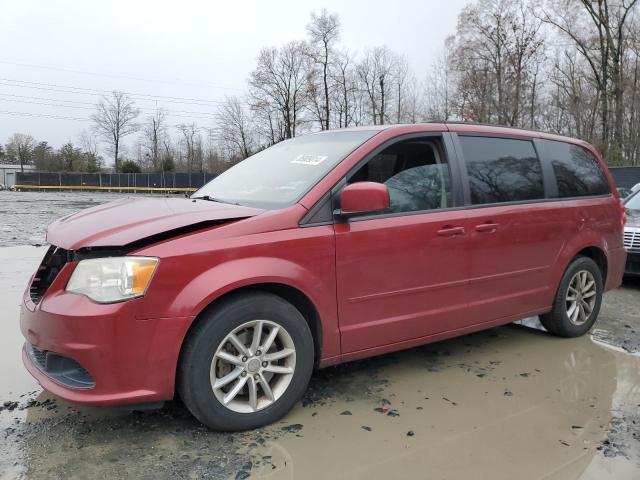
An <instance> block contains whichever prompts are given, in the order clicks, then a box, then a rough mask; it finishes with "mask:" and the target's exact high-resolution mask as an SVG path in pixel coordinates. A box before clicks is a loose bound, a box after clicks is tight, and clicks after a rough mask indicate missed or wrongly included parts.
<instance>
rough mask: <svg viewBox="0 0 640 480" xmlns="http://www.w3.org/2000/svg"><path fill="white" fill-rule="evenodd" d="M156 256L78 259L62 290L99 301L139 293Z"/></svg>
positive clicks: (130, 296)
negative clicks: (64, 288)
mask: <svg viewBox="0 0 640 480" xmlns="http://www.w3.org/2000/svg"><path fill="white" fill-rule="evenodd" d="M158 262H159V260H158V259H157V258H153V257H105V258H91V259H87V260H81V261H80V262H79V263H78V265H77V266H76V269H75V270H74V271H73V274H72V275H71V278H70V279H69V282H68V283H67V288H66V290H67V291H68V292H74V293H81V294H83V295H86V296H87V297H89V298H90V299H91V300H93V301H96V302H99V303H111V302H119V301H122V300H128V299H130V298H135V297H141V296H142V295H144V293H145V292H146V291H147V287H148V286H149V282H151V278H152V277H153V273H154V272H155V270H156V267H157V266H158Z"/></svg>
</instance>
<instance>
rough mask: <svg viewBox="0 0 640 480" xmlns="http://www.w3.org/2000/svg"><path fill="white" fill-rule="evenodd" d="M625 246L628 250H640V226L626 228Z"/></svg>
mask: <svg viewBox="0 0 640 480" xmlns="http://www.w3.org/2000/svg"><path fill="white" fill-rule="evenodd" d="M624 246H625V248H626V249H627V250H632V251H638V252H640V228H629V227H627V228H625V229H624Z"/></svg>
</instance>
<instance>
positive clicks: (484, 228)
mask: <svg viewBox="0 0 640 480" xmlns="http://www.w3.org/2000/svg"><path fill="white" fill-rule="evenodd" d="M499 226H500V224H499V223H493V222H487V223H481V224H480V225H476V232H483V233H493V232H495V231H496V230H497V229H498V227H499Z"/></svg>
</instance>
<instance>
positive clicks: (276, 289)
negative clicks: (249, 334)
mask: <svg viewBox="0 0 640 480" xmlns="http://www.w3.org/2000/svg"><path fill="white" fill-rule="evenodd" d="M252 292H267V293H271V294H273V295H276V296H278V297H280V298H282V299H283V300H286V301H287V302H289V303H290V304H292V305H293V306H294V307H295V308H296V309H297V310H298V311H299V312H300V314H301V315H302V316H303V317H304V319H305V320H306V322H307V325H308V326H309V329H310V330H311V335H312V337H313V347H314V365H315V366H316V367H317V366H318V364H319V362H320V358H321V352H322V340H323V334H322V322H321V320H320V314H319V312H318V309H317V308H316V306H315V304H314V302H313V301H312V300H311V298H309V296H308V295H306V294H305V293H304V292H303V291H301V290H300V289H298V288H296V287H293V286H291V285H289V284H286V283H279V282H257V283H249V284H246V285H242V286H239V287H236V288H233V289H231V290H228V291H225V292H224V293H222V294H220V295H219V296H216V297H215V298H214V299H212V300H211V301H210V302H209V303H208V304H206V305H205V306H204V307H203V308H202V309H201V310H200V311H199V312H198V313H197V315H196V316H195V318H194V319H193V321H192V322H191V325H189V328H188V329H187V330H186V332H185V334H184V337H183V338H182V342H181V346H180V355H179V356H178V361H179V358H180V356H181V355H182V350H183V347H184V344H185V341H186V339H187V338H188V337H189V335H190V333H191V332H192V331H193V330H194V329H195V327H196V325H198V324H199V322H201V321H203V319H204V318H205V317H206V315H207V313H208V312H210V311H212V310H213V309H215V308H216V307H217V306H218V305H220V304H222V303H223V302H226V301H232V300H233V299H234V298H236V297H240V296H242V295H244V294H247V293H252Z"/></svg>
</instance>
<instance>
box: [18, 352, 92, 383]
mask: <svg viewBox="0 0 640 480" xmlns="http://www.w3.org/2000/svg"><path fill="white" fill-rule="evenodd" d="M27 351H28V352H29V356H30V357H31V360H32V361H33V363H34V365H35V366H36V367H38V369H39V370H40V371H41V372H42V373H45V374H46V375H47V376H48V377H49V378H52V379H53V380H55V381H56V382H58V383H60V384H62V385H64V386H66V387H70V388H93V387H95V386H96V382H95V381H94V379H93V378H92V377H91V375H90V374H89V372H87V371H86V370H85V369H84V368H83V367H82V365H80V364H79V363H78V362H76V361H75V360H72V359H71V358H68V357H63V356H62V355H58V354H57V353H54V352H43V351H42V350H38V349H37V348H36V347H34V346H33V345H30V344H29V345H28V346H27Z"/></svg>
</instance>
